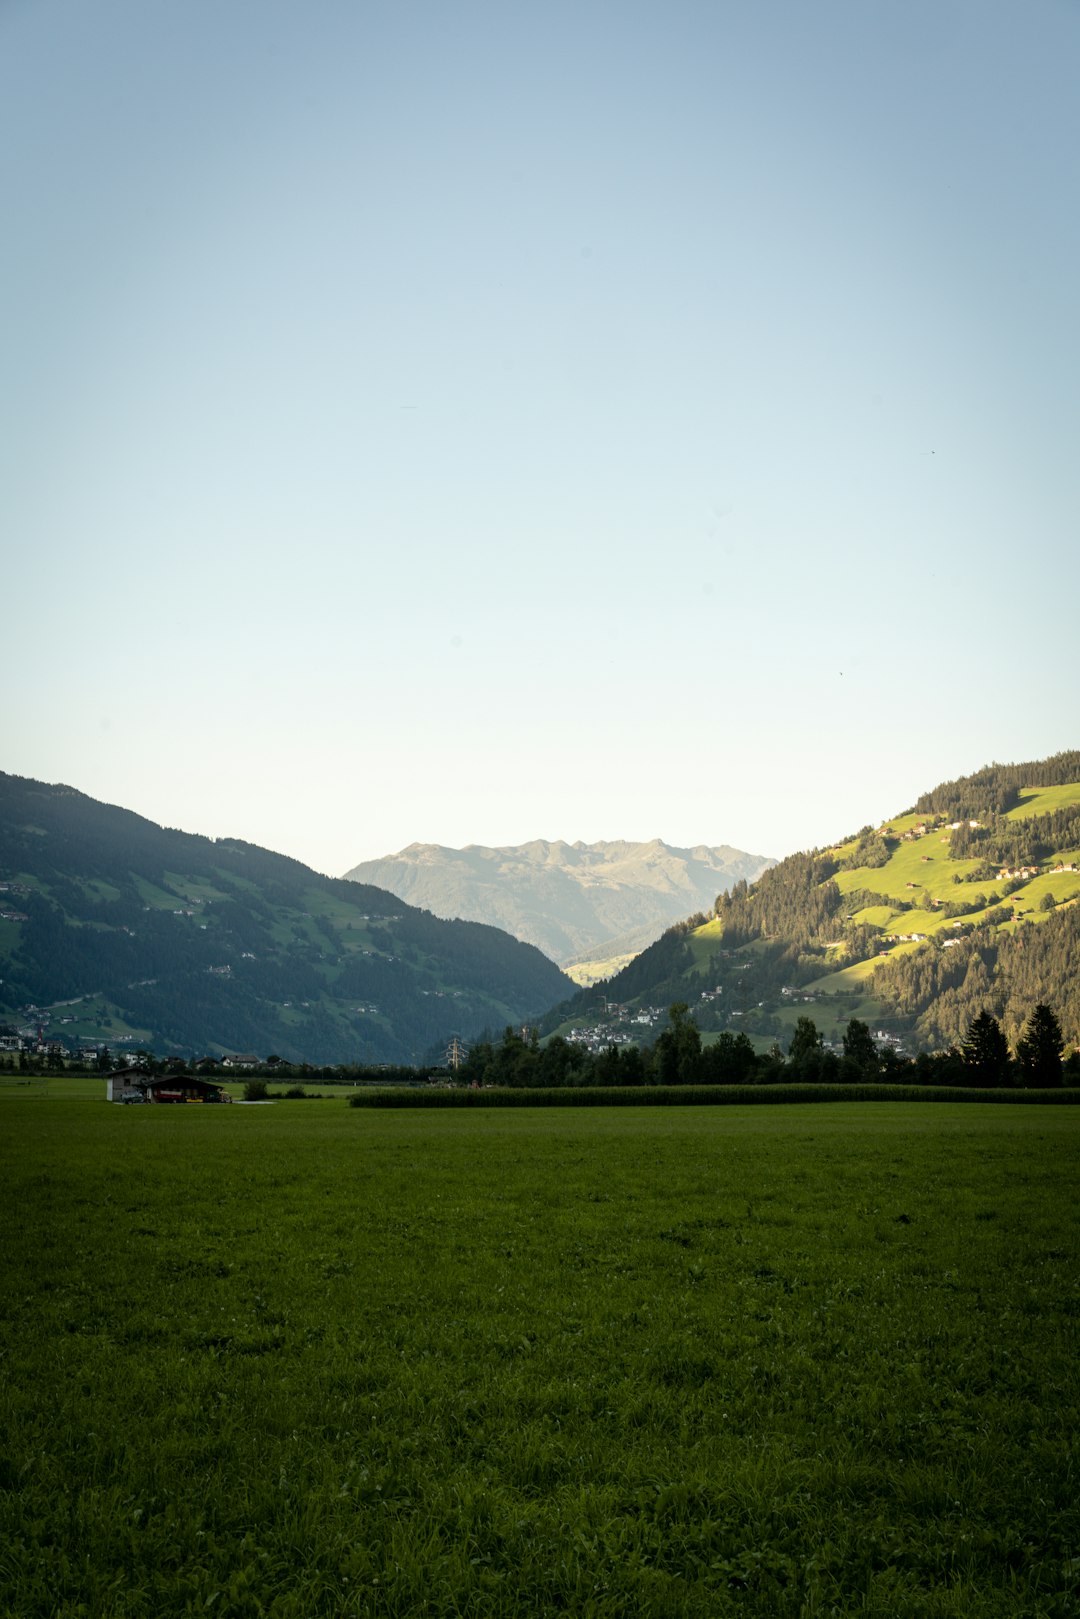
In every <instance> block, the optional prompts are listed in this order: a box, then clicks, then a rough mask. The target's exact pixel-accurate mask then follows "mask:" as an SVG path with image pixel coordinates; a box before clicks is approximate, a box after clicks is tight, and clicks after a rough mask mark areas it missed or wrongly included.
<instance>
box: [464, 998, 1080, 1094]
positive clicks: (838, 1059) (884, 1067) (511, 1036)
mask: <svg viewBox="0 0 1080 1619" xmlns="http://www.w3.org/2000/svg"><path fill="white" fill-rule="evenodd" d="M1063 1052H1064V1040H1063V1038H1062V1033H1061V1025H1060V1024H1059V1022H1058V1020H1057V1018H1056V1016H1055V1015H1054V1013H1053V1012H1052V1011H1051V1009H1050V1008H1049V1007H1048V1006H1047V1005H1045V1004H1044V1003H1040V1004H1039V1005H1037V1006H1036V1007H1035V1009H1034V1011H1033V1012H1032V1013H1031V1016H1030V1017H1029V1018H1028V1020H1027V1023H1026V1024H1025V1026H1024V1029H1023V1032H1022V1034H1021V1036H1020V1038H1019V1039H1018V1041H1017V1043H1016V1047H1015V1050H1014V1051H1010V1049H1009V1044H1008V1041H1007V1039H1006V1037H1005V1035H1004V1033H1003V1032H1002V1029H1001V1025H1000V1024H999V1023H998V1021H997V1019H996V1018H995V1017H994V1016H993V1014H992V1013H990V1012H987V1011H983V1012H980V1013H979V1014H978V1016H977V1017H976V1018H975V1019H973V1021H972V1023H971V1026H970V1028H969V1030H968V1033H967V1036H966V1038H965V1039H964V1041H963V1042H962V1043H961V1044H960V1045H959V1046H953V1047H950V1049H949V1050H948V1051H944V1052H939V1053H937V1054H936V1055H930V1054H929V1053H927V1052H922V1053H920V1055H919V1056H918V1057H915V1058H909V1057H903V1056H901V1055H900V1054H899V1053H897V1052H896V1051H894V1050H893V1049H891V1048H890V1047H888V1046H879V1045H878V1043H877V1042H876V1041H875V1040H874V1038H873V1036H872V1034H871V1032H870V1029H869V1026H868V1025H867V1024H865V1023H863V1022H861V1021H860V1020H859V1019H858V1018H851V1019H850V1020H849V1022H848V1024H847V1026H846V1029H845V1031H844V1037H843V1046H842V1050H841V1051H840V1052H836V1051H833V1050H831V1049H829V1048H827V1047H826V1045H825V1041H824V1038H823V1036H822V1034H821V1033H820V1031H819V1030H818V1028H817V1026H816V1024H815V1023H814V1021H813V1019H812V1018H809V1017H801V1018H799V1020H798V1022H797V1024H796V1026H795V1031H794V1034H793V1035H792V1038H791V1042H790V1044H789V1046H788V1050H787V1053H786V1055H785V1053H784V1052H783V1051H782V1050H781V1049H780V1047H779V1046H778V1045H774V1046H773V1048H772V1050H771V1051H768V1052H765V1053H758V1052H755V1050H754V1047H753V1045H752V1043H751V1042H750V1040H749V1039H748V1038H747V1036H746V1035H745V1034H741V1033H740V1034H732V1033H731V1031H730V1030H725V1031H724V1032H723V1033H721V1034H720V1036H719V1037H718V1038H717V1039H716V1040H715V1041H714V1042H712V1043H711V1044H709V1045H705V1044H704V1043H703V1041H702V1038H701V1031H700V1029H699V1028H698V1026H697V1023H696V1022H695V1020H694V1018H693V1017H691V1016H690V1013H689V1008H688V1007H687V1005H686V1003H685V1002H684V1001H676V1002H675V1003H674V1004H673V1005H672V1006H671V1007H670V1009H669V1012H668V1024H667V1027H666V1028H665V1029H664V1030H663V1031H662V1032H661V1033H660V1035H659V1036H658V1037H657V1039H656V1041H655V1043H654V1044H653V1045H652V1046H651V1047H646V1048H640V1047H637V1046H629V1045H625V1046H615V1045H612V1046H609V1047H607V1049H606V1050H603V1051H600V1052H596V1053H591V1052H589V1051H587V1050H586V1049H585V1047H584V1046H580V1045H575V1044H572V1043H571V1042H569V1041H567V1040H564V1039H562V1038H561V1037H560V1036H558V1035H556V1036H555V1037H554V1038H552V1039H551V1040H549V1041H548V1042H547V1043H546V1045H544V1046H541V1044H540V1041H539V1039H538V1037H537V1035H536V1032H535V1031H532V1032H531V1034H530V1036H529V1037H528V1038H523V1037H522V1035H521V1034H519V1033H518V1032H517V1031H516V1030H514V1029H507V1030H506V1032H505V1034H504V1035H503V1037H502V1040H501V1041H499V1042H495V1041H481V1042H480V1043H479V1044H477V1045H475V1046H474V1047H473V1049H472V1050H471V1051H470V1053H469V1056H468V1058H467V1060H466V1062H465V1063H464V1065H463V1066H462V1067H461V1068H460V1069H459V1070H458V1075H457V1078H458V1080H459V1081H460V1082H463V1083H465V1084H473V1085H509V1086H523V1087H524V1086H540V1087H546V1086H552V1085H556V1086H557V1085H745V1084H770V1083H778V1082H781V1081H785V1080H788V1081H790V1080H795V1081H797V1082H800V1083H804V1082H805V1083H815V1084H835V1083H851V1084H858V1083H865V1082H867V1081H878V1080H881V1081H886V1082H894V1083H900V1084H924V1085H972V1086H996V1085H1021V1086H1037V1087H1043V1086H1056V1085H1061V1084H1062V1083H1064V1082H1066V1081H1067V1082H1068V1083H1069V1084H1080V1055H1078V1054H1077V1053H1075V1052H1074V1053H1073V1054H1072V1055H1071V1056H1070V1057H1069V1059H1068V1062H1063V1061H1062V1055H1063Z"/></svg>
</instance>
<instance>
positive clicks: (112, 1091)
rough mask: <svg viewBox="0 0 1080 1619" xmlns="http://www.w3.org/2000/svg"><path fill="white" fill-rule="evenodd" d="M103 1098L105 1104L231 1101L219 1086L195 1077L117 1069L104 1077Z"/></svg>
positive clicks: (192, 1075)
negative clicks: (106, 1102) (104, 1098)
mask: <svg viewBox="0 0 1080 1619" xmlns="http://www.w3.org/2000/svg"><path fill="white" fill-rule="evenodd" d="M105 1097H106V1100H107V1101H109V1102H231V1101H232V1097H231V1096H230V1095H229V1093H228V1091H227V1090H226V1089H225V1088H224V1086H222V1085H215V1084H213V1083H212V1082H211V1081H210V1080H208V1079H200V1078H198V1077H197V1076H196V1075H195V1074H147V1073H135V1072H134V1071H133V1070H132V1069H130V1068H118V1069H116V1070H115V1072H113V1073H111V1074H109V1075H107V1076H106V1080H105Z"/></svg>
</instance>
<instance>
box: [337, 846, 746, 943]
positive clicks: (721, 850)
mask: <svg viewBox="0 0 1080 1619" xmlns="http://www.w3.org/2000/svg"><path fill="white" fill-rule="evenodd" d="M772 865H775V861H773V860H770V859H767V858H766V857H765V856H763V855H754V854H747V853H746V851H745V850H743V849H733V848H731V847H730V846H729V845H728V844H721V845H720V846H719V847H709V846H707V845H705V844H698V845H696V846H695V847H694V848H692V849H676V848H672V847H671V846H670V845H669V844H667V843H663V842H662V841H661V840H660V839H659V838H654V839H653V840H652V842H651V843H625V842H615V843H565V842H563V841H562V840H561V839H560V840H559V841H557V842H555V843H548V842H545V841H544V840H543V839H537V840H535V841H534V842H532V843H522V844H519V845H517V846H516V847H511V848H495V849H492V848H486V847H484V846H483V845H481V844H470V845H469V846H468V848H465V849H447V848H443V847H442V846H441V845H440V844H437V843H411V844H410V845H409V847H408V848H407V849H402V850H400V852H399V853H398V854H393V855H387V856H385V858H384V859H382V860H365V861H363V862H361V864H360V865H358V866H354V867H353V869H352V870H351V871H349V872H346V874H345V875H346V877H348V878H349V879H350V880H351V881H353V882H362V883H374V884H375V885H376V886H377V887H379V888H385V889H388V890H389V891H390V893H392V894H396V895H397V896H398V897H399V898H400V899H404V900H408V902H409V904H410V905H419V906H422V907H423V908H424V909H425V910H429V911H432V912H434V914H435V915H436V916H441V917H461V918H464V919H465V920H467V921H473V922H488V923H491V924H493V925H494V926H495V927H500V928H504V929H505V930H506V931H507V932H508V933H513V934H514V935H515V936H516V937H517V938H519V939H524V940H525V941H526V942H527V943H528V944H535V945H537V946H539V948H540V949H541V950H542V951H543V952H544V954H545V955H547V956H549V957H550V958H551V960H552V961H556V962H558V963H559V964H560V965H563V966H567V965H571V964H573V963H577V962H582V961H598V960H604V959H612V958H616V957H620V956H630V955H634V954H636V953H637V952H638V951H640V950H643V949H645V947H646V946H647V945H648V944H651V943H652V941H653V940H654V939H656V938H658V937H659V936H660V934H661V933H662V932H663V931H664V929H665V928H667V927H670V925H671V924H672V923H673V922H678V921H681V920H682V919H683V918H684V917H686V916H688V915H690V914H691V913H692V912H695V911H700V910H711V909H712V907H713V905H714V904H715V902H716V896H717V894H718V893H720V892H721V891H722V890H726V889H729V888H730V887H731V886H732V885H733V884H734V883H737V882H739V881H740V879H743V878H745V880H746V881H747V882H753V881H754V879H755V878H757V877H759V876H760V875H761V873H762V872H763V871H764V870H766V868H767V867H769V866H772Z"/></svg>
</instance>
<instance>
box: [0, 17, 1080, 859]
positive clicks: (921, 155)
mask: <svg viewBox="0 0 1080 1619" xmlns="http://www.w3.org/2000/svg"><path fill="white" fill-rule="evenodd" d="M1078 75H1080V3H1078V0H1068V3H1066V0H1029V3H1026V4H1020V3H1019V0H1011V3H1003V0H905V3H904V4H903V5H900V4H884V3H870V0H815V4H813V5H807V4H806V3H805V0H664V3H663V4H660V3H659V0H653V3H649V4H643V3H638V0H618V3H616V0H499V3H480V0H454V3H447V0H392V3H384V0H320V3H318V4H311V3H310V0H229V3H228V4H224V5H223V4H222V3H221V0H154V3H148V0H95V4H94V5H92V6H89V5H85V4H82V3H79V0H0V204H2V216H0V217H2V220H3V226H2V237H3V242H4V250H3V253H2V254H0V550H2V556H0V600H2V601H3V605H4V611H3V616H2V624H3V631H2V640H0V648H2V660H3V661H2V668H3V679H2V686H0V744H2V746H0V768H2V769H4V770H6V771H9V772H12V773H15V774H17V775H21V776H31V777H36V778H38V779H41V780H45V781H50V782H66V783H68V784H69V785H71V786H73V787H76V788H78V789H80V790H81V791H83V792H86V793H89V794H90V795H91V796H93V797H95V798H99V799H104V800H106V801H107V802H109V803H114V804H121V805H123V806H124V807H125V808H128V809H132V810H136V811H138V812H139V813H140V814H143V815H146V816H149V817H150V818H151V819H153V820H155V821H158V822H160V823H162V824H164V825H167V826H175V827H181V828H183V829H184V830H185V831H189V832H200V833H204V834H207V835H209V836H214V837H220V836H229V837H241V838H244V839H247V840H248V841H250V842H253V843H259V844H262V845H265V846H266V847H269V848H272V849H276V850H279V851H281V852H283V853H286V854H290V855H293V856H295V857H296V858H298V859H301V860H304V861H305V862H307V863H308V864H310V865H312V866H314V867H315V868H316V869H318V870H320V871H324V872H328V873H330V874H335V875H339V874H341V873H343V872H344V871H346V870H347V869H348V868H349V867H351V866H352V865H354V864H356V863H357V862H359V861H361V860H365V859H370V858H375V857H378V856H380V855H384V854H387V853H390V852H392V851H395V850H397V849H399V848H402V847H404V846H405V845H406V844H408V843H411V842H413V841H422V842H435V843H442V844H446V845H449V846H452V847H459V846H462V845H465V844H468V843H485V844H506V843H520V842H524V841H527V840H529V839H532V838H548V839H556V838H566V839H568V840H570V841H573V840H576V839H579V838H580V839H584V840H586V841H592V840H595V839H600V838H611V839H618V838H626V839H638V838H641V839H648V838H653V837H660V838H663V839H664V840H665V841H667V842H668V843H673V844H677V845H684V846H685V845H694V844H699V843H707V844H723V843H728V844H733V845H735V846H736V847H738V848H742V849H747V850H749V851H751V852H753V853H757V854H764V855H770V856H774V857H779V856H782V855H784V854H787V853H789V852H791V851H793V850H795V849H800V848H809V847H815V846H819V845H823V844H827V843H829V842H832V841H834V840H836V839H837V838H839V837H841V836H842V835H844V834H846V833H849V832H852V831H854V830H856V829H858V828H859V827H861V826H863V825H864V824H866V823H868V822H878V821H880V820H882V819H884V818H886V817H888V816H891V815H895V814H898V813H899V812H901V811H902V810H903V809H905V808H907V807H910V805H911V804H912V803H913V802H914V800H915V798H916V797H917V796H918V795H919V794H920V793H921V792H923V791H925V790H927V789H928V788H930V787H932V786H933V785H935V784H936V783H937V782H939V781H941V780H944V779H949V778H952V777H954V776H957V775H960V774H965V773H967V772H969V771H972V770H975V769H978V768H979V767H980V766H982V765H984V764H986V763H989V762H990V761H991V760H995V759H997V760H1002V761H1005V760H1024V759H1036V758H1042V757H1045V756H1046V755H1048V754H1051V753H1054V752H1057V751H1059V750H1061V749H1063V748H1067V747H1075V746H1077V745H1078V743H1080V735H1078V715H1080V652H1078V637H1077V629H1076V617H1077V600H1078V596H1077V591H1078V570H1077V559H1078V548H1077V517H1078V512H1080V499H1078V496H1080V453H1078V449H1077V446H1078V443H1080V431H1078V429H1080V322H1078V320H1077V289H1078V288H1080V207H1078V201H1080V184H1078V182H1080V97H1078V96H1077V93H1076V85H1077V82H1078Z"/></svg>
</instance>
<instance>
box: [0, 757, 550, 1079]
mask: <svg viewBox="0 0 1080 1619" xmlns="http://www.w3.org/2000/svg"><path fill="white" fill-rule="evenodd" d="M572 987H573V986H572V984H571V983H570V981H569V980H568V979H567V978H566V977H565V976H564V975H563V974H562V973H561V972H560V971H559V970H558V968H557V967H555V966H554V965H553V963H552V962H550V961H549V960H548V959H547V957H546V956H544V955H543V954H542V953H541V952H540V951H539V950H537V949H536V948H535V947H534V946H533V945H529V944H522V943H520V942H519V941H518V940H517V939H514V938H511V937H510V936H509V935H508V934H506V933H503V932H500V931H499V930H498V929H496V928H492V927H486V926H483V925H481V924H479V923H476V922H465V921H444V920H441V919H439V918H437V917H434V916H431V915H430V914H428V913H427V912H425V911H421V910H417V909H416V908H415V907H413V906H410V905H408V904H405V903H404V902H402V901H401V900H400V899H397V898H396V897H395V896H393V895H392V894H388V893H387V892H386V891H385V890H383V889H379V888H373V887H371V886H369V885H365V884H361V883H356V882H345V881H343V880H341V879H336V878H330V877H323V876H320V875H319V874H318V873H316V872H314V871H311V870H309V869H308V867H306V866H304V865H301V863H300V862H299V861H296V860H290V859H288V858H287V857H286V856H284V855H279V854H273V853H271V852H270V851H269V850H267V849H260V848H257V847H256V846H254V845H253V844H249V843H244V842H242V841H240V840H239V839H234V838H219V839H217V840H213V839H210V838H205V837H198V836H195V835H193V834H191V833H187V832H179V831H174V830H166V829H164V828H162V827H160V826H157V825H155V823H154V822H152V821H148V820H145V819H144V818H143V817H142V816H139V815H134V814H132V813H131V812H130V811H129V810H124V809H118V808H115V807H114V806H112V805H108V804H102V803H99V802H98V801H96V800H95V799H92V798H89V797H87V796H86V795H85V794H83V793H79V792H76V791H75V790H74V789H73V788H71V787H64V786H50V785H47V784H45V783H43V782H38V781H30V780H26V779H24V778H22V777H18V776H11V775H3V774H0V1023H3V1024H6V1025H8V1026H9V1027H15V1028H16V1029H28V1030H31V1031H34V1030H36V1029H38V1028H40V1029H42V1031H43V1032H44V1034H45V1037H46V1039H50V1040H51V1039H57V1040H60V1041H61V1042H62V1043H63V1044H64V1045H65V1046H66V1047H68V1048H69V1049H74V1048H77V1047H78V1046H79V1045H80V1044H82V1043H85V1044H87V1045H91V1044H100V1043H101V1042H106V1043H108V1045H109V1046H110V1047H111V1048H117V1047H118V1048H120V1049H124V1048H127V1049H132V1048H136V1049H137V1048H138V1047H139V1046H145V1047H148V1048H151V1049H154V1050H156V1051H158V1052H162V1053H165V1052H170V1051H173V1052H176V1053H178V1054H180V1055H184V1056H200V1055H210V1056H218V1055H224V1054H228V1053H237V1052H245V1053H246V1052H251V1053H253V1054H255V1055H258V1056H260V1057H265V1056H267V1055H269V1054H271V1053H274V1054H276V1055H278V1056H281V1057H282V1058H284V1059H286V1060H288V1061H295V1062H303V1061H307V1062H316V1063H341V1062H356V1061H363V1062H367V1063H372V1062H390V1063H397V1062H406V1063H407V1062H410V1061H419V1060H424V1059H427V1058H429V1057H430V1056H431V1055H432V1054H433V1053H434V1052H436V1051H437V1050H438V1049H439V1048H440V1047H441V1046H442V1045H444V1044H445V1042H446V1041H447V1039H448V1038H449V1037H450V1036H451V1035H454V1034H459V1035H462V1036H465V1037H468V1036H469V1035H471V1034H473V1033H474V1032H475V1031H477V1030H480V1029H484V1028H488V1027H495V1028H502V1027H504V1026H505V1025H506V1024H508V1023H509V1024H521V1023H522V1022H523V1021H525V1020H527V1019H530V1018H536V1017H538V1016H539V1015H540V1014H541V1013H543V1012H544V1011H545V1010H546V1009H547V1008H548V1007H549V1006H550V1005H551V1004H552V1002H553V1001H555V1000H558V999H560V998H561V997H564V996H565V995H566V994H567V993H568V991H569V990H570V989H572Z"/></svg>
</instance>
